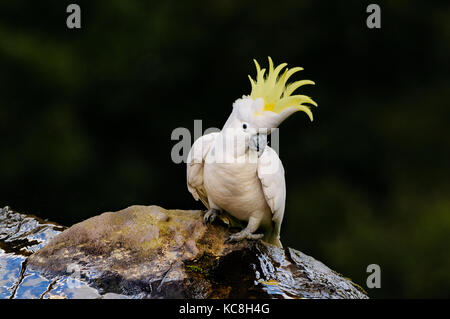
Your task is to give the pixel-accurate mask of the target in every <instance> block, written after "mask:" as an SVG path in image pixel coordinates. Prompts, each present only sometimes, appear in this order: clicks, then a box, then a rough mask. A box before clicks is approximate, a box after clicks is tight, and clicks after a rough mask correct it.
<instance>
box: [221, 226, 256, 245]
mask: <svg viewBox="0 0 450 319" xmlns="http://www.w3.org/2000/svg"><path fill="white" fill-rule="evenodd" d="M263 237H264V235H263V234H252V233H251V232H249V231H248V230H245V229H244V230H243V231H240V232H239V233H236V234H232V235H230V236H229V237H228V238H227V239H226V240H225V242H226V243H230V242H237V241H241V240H244V239H249V240H258V239H261V238H263Z"/></svg>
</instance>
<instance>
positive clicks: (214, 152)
mask: <svg viewBox="0 0 450 319" xmlns="http://www.w3.org/2000/svg"><path fill="white" fill-rule="evenodd" d="M254 62H255V65H256V71H257V74H256V81H255V80H253V79H252V78H251V77H250V76H249V78H250V83H251V87H252V91H251V93H250V95H248V96H246V95H244V96H243V97H242V98H240V99H238V100H236V101H235V102H234V104H233V111H232V112H231V115H230V117H229V118H228V120H227V121H226V123H225V125H224V126H223V129H222V130H221V131H220V132H214V133H210V134H206V135H204V136H202V137H200V138H199V139H197V140H196V141H195V143H194V145H193V146H192V148H191V150H190V152H189V155H188V158H187V187H188V190H189V191H190V192H191V193H192V195H193V197H194V198H195V199H196V200H198V199H200V200H201V201H202V202H203V204H204V205H205V206H206V207H207V209H208V211H207V212H206V214H205V216H204V222H205V223H208V222H212V221H213V220H214V219H215V218H216V217H217V216H218V215H219V214H220V213H221V212H222V211H226V212H227V213H229V214H230V215H232V216H234V217H235V218H237V219H239V220H241V221H246V222H247V227H246V228H244V229H243V230H242V231H240V232H238V233H235V234H232V235H231V236H230V237H229V238H228V240H229V241H239V240H242V239H245V238H247V239H259V238H263V240H265V241H266V242H268V243H271V244H274V245H276V246H278V247H282V244H281V242H280V227H281V222H282V221H283V215H284V208H285V201H286V184H285V179H284V168H283V165H282V163H281V161H280V158H279V157H278V154H277V153H276V152H275V151H274V150H273V149H272V148H271V147H269V146H268V145H267V135H268V134H270V133H271V130H272V129H275V128H277V127H278V126H279V125H280V124H281V122H283V121H284V120H285V119H286V118H288V117H289V116H290V115H292V114H293V113H295V112H297V111H303V112H305V113H306V114H307V115H308V116H309V118H310V119H311V121H312V120H313V116H312V113H311V111H310V109H309V107H308V106H306V105H304V103H308V104H312V105H314V106H317V104H316V103H315V102H314V101H313V100H312V99H311V98H309V97H308V96H305V95H292V93H294V91H295V90H296V89H298V88H299V87H301V86H302V85H305V84H314V82H313V81H310V80H302V81H296V82H293V83H290V84H287V81H288V79H289V77H290V76H291V75H292V74H294V73H296V72H298V71H301V70H303V69H302V68H299V67H294V68H291V69H288V68H286V69H284V68H285V67H286V65H287V64H286V63H283V64H280V65H278V66H277V67H276V68H274V66H273V62H272V59H271V58H270V57H269V71H268V73H267V76H264V73H265V71H266V70H265V69H261V68H260V66H259V64H258V62H257V61H256V60H254ZM283 69H284V72H283V73H282V74H281V71H282V70H283ZM258 229H261V230H262V231H263V232H264V234H257V233H256V232H257V231H258Z"/></svg>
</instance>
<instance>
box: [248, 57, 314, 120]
mask: <svg viewBox="0 0 450 319" xmlns="http://www.w3.org/2000/svg"><path fill="white" fill-rule="evenodd" d="M253 61H254V62H255V65H256V82H255V81H254V80H253V79H252V77H251V76H250V75H249V76H248V77H249V79H250V83H251V85H252V93H250V97H251V98H252V99H254V100H255V99H257V98H263V100H264V109H263V110H262V111H261V112H259V113H258V114H256V115H261V114H262V113H263V112H266V111H272V112H275V113H277V114H278V113H280V112H282V111H283V110H285V109H287V108H291V107H294V108H296V109H298V110H299V111H303V112H305V113H306V114H308V116H309V118H310V119H311V121H312V120H313V115H312V113H311V110H310V109H309V107H308V106H306V105H303V104H304V103H309V104H312V105H314V106H317V103H316V102H314V101H313V100H312V99H311V98H310V97H309V96H306V95H291V94H292V93H294V91H295V90H296V89H298V88H299V87H301V86H303V85H305V84H314V82H313V81H311V80H301V81H296V82H292V83H289V84H288V85H286V83H287V80H288V79H289V78H290V77H291V76H292V74H294V73H296V72H298V71H301V70H303V68H300V67H295V68H292V69H288V68H286V69H285V70H284V73H283V74H282V75H281V76H279V74H280V72H281V71H282V70H283V69H284V68H285V67H286V65H287V63H282V64H280V65H278V66H277V67H276V68H275V69H274V68H273V61H272V59H271V58H270V57H269V73H268V74H267V76H266V77H265V78H264V73H265V71H266V69H261V67H260V66H259V64H258V62H257V61H256V60H253Z"/></svg>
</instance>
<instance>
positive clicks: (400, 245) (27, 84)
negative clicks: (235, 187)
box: [0, 0, 450, 298]
mask: <svg viewBox="0 0 450 319" xmlns="http://www.w3.org/2000/svg"><path fill="white" fill-rule="evenodd" d="M69 3H70V2H68V1H23V0H14V1H2V2H1V3H0V147H1V148H0V205H1V206H5V205H9V206H11V207H12V208H13V209H16V210H19V211H21V212H26V213H32V214H35V215H38V216H40V217H43V218H47V219H49V220H52V221H56V222H59V223H62V224H64V225H71V224H73V223H75V222H78V221H81V220H83V219H86V218H88V217H90V216H94V215H97V214H99V213H101V212H103V211H114V210H119V209H122V208H125V207H127V206H129V205H132V204H156V205H160V206H163V207H165V208H182V209H193V208H202V205H201V204H200V203H199V202H195V201H194V199H193V198H192V196H191V194H190V193H189V192H188V191H187V189H186V181H185V169H186V167H185V165H184V164H178V165H177V164H174V163H173V162H172V161H171V157H170V154H171V149H172V147H173V145H175V143H176V142H175V141H171V138H170V136H171V132H172V130H174V129H175V128H177V127H187V128H189V129H190V130H193V124H194V119H202V120H203V128H204V129H206V128H208V127H221V126H222V125H223V124H224V122H225V120H226V118H227V117H228V115H229V113H230V112H231V105H232V103H233V101H234V100H235V99H237V98H239V97H241V96H242V95H243V94H249V93H250V83H249V81H248V78H247V75H248V74H251V75H252V76H254V74H255V69H254V65H253V63H252V59H253V58H256V59H258V60H259V62H260V63H262V64H263V65H266V63H267V60H266V59H267V56H269V55H270V56H271V57H272V58H273V59H274V61H275V63H276V64H279V63H281V62H288V63H289V65H290V66H302V67H304V68H305V71H302V72H301V73H298V74H296V75H295V76H294V77H295V79H311V80H314V81H315V82H316V86H306V87H303V88H302V89H301V92H302V93H303V94H307V95H310V96H311V97H313V99H314V100H316V101H317V102H318V103H319V107H318V108H314V110H313V113H314V117H315V120H314V122H312V123H311V122H310V121H309V120H308V119H307V116H306V115H305V114H304V113H297V114H295V115H294V116H292V117H291V118H289V119H288V120H287V121H286V122H284V123H283V124H282V126H281V130H280V140H281V145H280V157H281V159H282V161H283V164H284V166H285V170H286V182H287V206H286V213H285V220H284V223H283V227H282V241H283V243H284V244H285V245H286V246H291V247H293V248H296V249H299V250H301V251H303V252H305V253H307V254H310V255H312V256H314V257H315V258H317V259H319V260H321V261H323V262H324V263H325V264H327V265H328V266H330V267H331V268H332V269H335V270H337V271H339V272H341V273H343V274H344V275H346V276H348V277H351V278H352V279H353V280H355V281H356V282H358V283H360V284H361V285H362V286H363V287H366V286H365V281H366V277H367V276H368V274H367V273H366V267H367V265H369V264H372V263H375V264H379V265H380V266H381V271H382V287H381V289H372V290H369V295H370V296H371V297H389V298H390V297H450V253H449V244H450V196H449V194H450V182H449V173H450V165H449V163H450V158H449V157H450V156H449V153H450V152H449V149H450V134H449V129H448V126H449V124H450V123H449V122H450V121H449V117H450V105H449V102H448V101H449V99H450V90H449V87H450V86H449V84H450V81H449V74H450V72H449V71H450V70H449V64H448V59H449V56H450V50H449V49H450V7H449V5H448V1H441V2H439V1H434V2H433V1H423V2H418V1H377V2H376V3H378V4H379V5H380V6H381V12H382V28H381V29H379V30H376V29H372V30H371V29H368V28H367V27H366V18H367V16H368V14H367V13H366V7H367V5H368V4H369V3H370V2H365V1H312V0H310V1H300V0H293V1H228V0H214V1H174V0H172V1H131V0H127V1H125V0H123V1H119V0H115V1H111V0H109V1H99V0H95V1H76V3H78V4H79V5H80V6H81V13H82V29H81V30H69V29H67V27H66V17H67V16H68V14H67V13H66V6H67V5H68V4H69Z"/></svg>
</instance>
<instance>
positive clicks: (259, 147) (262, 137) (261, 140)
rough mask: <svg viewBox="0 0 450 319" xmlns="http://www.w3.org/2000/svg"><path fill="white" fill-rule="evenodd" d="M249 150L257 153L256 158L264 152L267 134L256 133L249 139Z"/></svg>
mask: <svg viewBox="0 0 450 319" xmlns="http://www.w3.org/2000/svg"><path fill="white" fill-rule="evenodd" d="M248 146H249V148H250V149H251V150H254V151H256V152H258V157H259V156H261V154H262V153H263V152H264V149H265V148H266V146H267V134H263V133H257V134H256V135H253V136H252V137H251V138H250V141H249V144H248Z"/></svg>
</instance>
